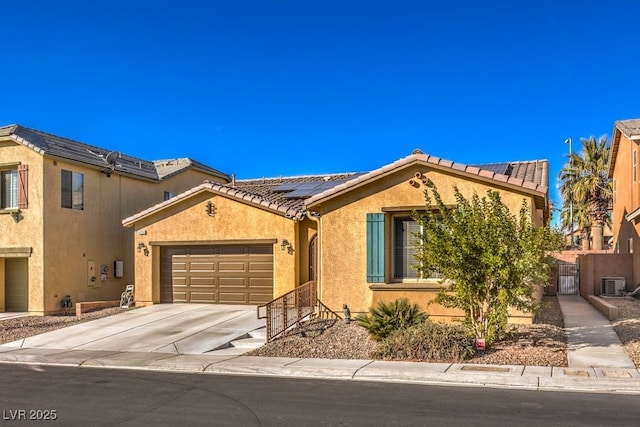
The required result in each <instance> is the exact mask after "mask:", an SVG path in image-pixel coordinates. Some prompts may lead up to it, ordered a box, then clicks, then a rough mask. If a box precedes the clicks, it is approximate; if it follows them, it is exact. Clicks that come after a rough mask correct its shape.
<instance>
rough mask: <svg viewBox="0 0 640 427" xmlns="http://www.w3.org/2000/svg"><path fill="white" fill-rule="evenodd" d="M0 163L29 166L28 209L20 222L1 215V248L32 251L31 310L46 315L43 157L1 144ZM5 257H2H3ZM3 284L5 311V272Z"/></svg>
mask: <svg viewBox="0 0 640 427" xmlns="http://www.w3.org/2000/svg"><path fill="white" fill-rule="evenodd" d="M0 159H1V160H0V163H2V164H8V163H18V162H19V163H21V164H22V165H27V166H28V167H29V172H28V176H29V184H28V185H29V187H28V202H29V203H28V207H27V208H26V209H22V210H21V211H20V214H19V220H18V221H16V220H15V219H14V218H13V217H12V216H11V215H9V214H0V248H7V249H13V248H26V249H30V250H31V254H30V256H29V257H28V265H29V267H28V270H29V272H28V274H29V278H30V283H29V285H30V287H29V307H30V309H31V308H32V309H33V311H34V314H39V313H42V311H43V304H42V295H43V292H44V291H43V283H42V278H43V275H44V273H43V271H44V247H43V238H42V217H43V203H42V197H43V173H42V171H43V165H42V162H43V158H42V156H41V155H39V154H37V153H36V152H35V151H33V150H31V149H25V148H24V147H22V146H19V145H18V144H16V143H14V142H6V141H5V142H3V141H0ZM0 256H1V255H0ZM2 277H3V280H2V282H1V283H0V285H1V288H0V294H1V295H2V299H3V304H2V305H3V307H2V310H4V296H5V288H4V272H3V273H2Z"/></svg>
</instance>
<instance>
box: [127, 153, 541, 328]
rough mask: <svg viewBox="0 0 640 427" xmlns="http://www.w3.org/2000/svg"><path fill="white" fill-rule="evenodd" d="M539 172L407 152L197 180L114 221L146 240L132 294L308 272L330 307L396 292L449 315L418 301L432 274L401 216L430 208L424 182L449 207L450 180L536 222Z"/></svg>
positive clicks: (370, 301) (150, 299) (180, 296)
mask: <svg viewBox="0 0 640 427" xmlns="http://www.w3.org/2000/svg"><path fill="white" fill-rule="evenodd" d="M548 169H549V168H548V162H547V161H546V160H541V161H529V162H510V163H497V164H487V165H479V166H466V165H463V164H459V163H454V162H451V161H448V160H443V159H440V158H437V157H434V156H430V155H427V154H423V153H422V152H420V151H418V150H417V151H415V152H414V153H412V154H411V155H409V156H407V157H405V158H402V159H399V160H397V161H395V162H393V163H391V164H388V165H386V166H383V167H381V168H379V169H376V170H373V171H370V172H367V173H358V174H341V175H326V176H324V175H317V176H300V177H290V178H270V179H258V180H238V181H234V182H231V183H227V184H221V183H204V184H201V185H199V186H197V187H195V188H192V189H190V190H189V191H187V192H184V193H182V194H179V195H178V196H176V197H175V198H173V199H171V200H167V201H164V202H162V203H159V204H157V205H155V206H153V207H151V208H149V209H146V210H144V211H141V212H139V213H137V214H135V215H132V216H130V217H128V218H126V219H125V220H124V221H123V224H124V226H125V227H131V228H134V229H135V243H134V245H135V246H136V247H138V246H140V247H146V248H149V251H148V252H136V264H135V269H136V301H137V303H138V304H155V303H161V302H171V301H180V302H190V301H191V302H211V303H244V304H261V303H264V302H267V301H269V300H270V299H272V298H273V297H276V296H279V295H282V294H283V293H285V292H287V291H290V290H292V289H294V288H295V287H296V286H299V285H301V284H303V283H305V282H307V281H312V280H314V281H316V283H317V288H318V296H319V299H320V300H321V301H322V302H323V303H324V304H325V305H326V306H328V307H329V308H330V309H332V310H334V311H336V312H340V311H341V309H342V305H343V304H347V305H348V306H349V307H350V309H351V312H352V313H354V314H355V313H358V312H365V311H367V310H368V309H369V307H371V306H372V305H374V304H376V303H377V302H379V301H391V300H394V299H396V298H398V297H401V296H406V297H408V298H409V299H410V300H412V301H413V302H416V303H418V304H420V305H421V306H422V307H423V308H425V309H426V310H427V311H428V313H429V314H430V316H432V318H436V319H437V318H441V319H443V320H446V319H449V318H451V317H452V316H455V315H457V314H459V313H455V312H452V311H450V310H449V311H448V310H445V309H444V308H442V307H438V306H437V305H435V304H434V305H428V303H429V302H430V301H432V300H433V298H434V297H435V295H436V292H437V290H438V289H440V288H441V286H442V284H441V283H440V281H439V279H438V278H436V277H423V278H421V277H417V276H416V271H415V269H413V268H412V264H413V258H412V251H413V245H412V242H411V240H412V239H411V232H412V231H414V230H415V229H416V223H415V222H414V221H413V220H412V219H411V213H412V211H414V210H417V211H425V210H426V209H430V208H431V207H427V206H425V199H424V189H425V187H424V183H423V180H426V179H430V180H432V181H433V182H434V183H435V184H436V186H437V187H438V189H439V191H440V193H441V194H442V196H443V199H444V201H445V203H448V204H454V203H455V199H454V198H453V188H454V186H457V187H458V188H459V189H460V190H461V192H462V193H463V194H465V195H466V196H471V195H472V194H473V193H477V194H479V195H484V194H486V191H487V190H490V189H491V190H496V191H499V192H500V193H501V196H502V200H503V202H504V203H505V204H506V205H507V206H508V207H509V208H510V209H511V211H512V212H514V214H517V213H518V212H519V211H520V208H521V206H522V202H523V200H524V201H525V202H527V204H528V206H529V207H530V215H531V220H532V221H533V223H534V224H535V225H538V226H540V225H542V224H545V223H546V222H547V221H548V219H549V206H548V180H549V178H548V173H549V172H548ZM515 316H516V317H517V316H518V315H515ZM530 320H531V318H530V315H525V316H523V317H522V318H521V319H519V321H522V322H530ZM515 321H518V319H516V320H515Z"/></svg>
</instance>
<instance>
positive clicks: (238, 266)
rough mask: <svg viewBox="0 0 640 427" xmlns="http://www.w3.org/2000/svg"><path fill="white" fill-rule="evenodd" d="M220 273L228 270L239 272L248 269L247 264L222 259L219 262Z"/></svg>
mask: <svg viewBox="0 0 640 427" xmlns="http://www.w3.org/2000/svg"><path fill="white" fill-rule="evenodd" d="M218 268H219V269H220V273H226V272H238V271H242V272H245V271H247V264H246V263H245V262H230V261H224V262H223V261H221V262H220V264H219V267H218Z"/></svg>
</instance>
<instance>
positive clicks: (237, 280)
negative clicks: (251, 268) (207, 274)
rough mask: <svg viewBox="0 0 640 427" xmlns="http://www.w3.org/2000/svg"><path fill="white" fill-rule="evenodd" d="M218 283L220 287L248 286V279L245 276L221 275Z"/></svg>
mask: <svg viewBox="0 0 640 427" xmlns="http://www.w3.org/2000/svg"><path fill="white" fill-rule="evenodd" d="M218 284H219V287H220V288H226V287H234V288H246V287H247V280H246V278H244V277H220V278H219V279H218Z"/></svg>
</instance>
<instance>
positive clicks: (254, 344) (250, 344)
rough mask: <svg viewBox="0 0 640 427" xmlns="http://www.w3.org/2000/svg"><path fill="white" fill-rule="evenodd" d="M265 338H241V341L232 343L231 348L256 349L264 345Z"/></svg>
mask: <svg viewBox="0 0 640 427" xmlns="http://www.w3.org/2000/svg"><path fill="white" fill-rule="evenodd" d="M264 343H265V341H264V338H241V339H239V340H233V341H231V343H230V344H231V346H232V347H235V348H246V349H249V350H251V349H254V348H259V347H262V346H263V345H264Z"/></svg>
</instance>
